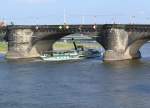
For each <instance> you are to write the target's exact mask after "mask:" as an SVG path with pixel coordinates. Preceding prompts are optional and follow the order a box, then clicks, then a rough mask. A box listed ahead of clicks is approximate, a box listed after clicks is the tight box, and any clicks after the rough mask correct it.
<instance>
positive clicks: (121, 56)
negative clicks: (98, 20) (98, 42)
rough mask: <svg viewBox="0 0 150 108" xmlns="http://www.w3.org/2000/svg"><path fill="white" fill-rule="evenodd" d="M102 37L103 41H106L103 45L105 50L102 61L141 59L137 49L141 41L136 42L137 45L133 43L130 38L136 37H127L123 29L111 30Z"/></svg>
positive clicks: (127, 34)
mask: <svg viewBox="0 0 150 108" xmlns="http://www.w3.org/2000/svg"><path fill="white" fill-rule="evenodd" d="M104 37H105V38H104V39H105V41H107V42H104V43H105V44H103V46H104V47H105V50H106V51H105V53H104V57H103V59H104V61H117V60H127V59H135V58H140V57H141V53H140V51H139V47H140V46H141V43H142V42H143V40H141V41H137V43H136V42H134V41H133V40H132V38H133V37H134V38H135V37H136V35H134V36H133V35H131V36H129V33H128V32H127V31H126V30H125V29H120V28H119V29H118V28H111V29H110V30H109V31H108V32H107V34H105V36H104ZM130 43H131V44H130ZM133 43H134V44H135V46H134V44H133Z"/></svg>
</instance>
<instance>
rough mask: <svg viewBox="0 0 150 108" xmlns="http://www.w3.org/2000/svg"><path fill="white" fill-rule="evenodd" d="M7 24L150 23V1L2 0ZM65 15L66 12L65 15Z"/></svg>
mask: <svg viewBox="0 0 150 108" xmlns="http://www.w3.org/2000/svg"><path fill="white" fill-rule="evenodd" d="M0 5H1V6H0V19H1V20H5V22H7V24H10V22H14V23H15V24H47V25H51V24H63V23H64V16H65V19H66V21H65V22H66V23H67V24H81V23H83V24H95V23H96V24H105V23H108V24H109V23H119V24H120V23H141V24H148V23H150V6H149V5H150V0H0ZM64 14H65V15H64Z"/></svg>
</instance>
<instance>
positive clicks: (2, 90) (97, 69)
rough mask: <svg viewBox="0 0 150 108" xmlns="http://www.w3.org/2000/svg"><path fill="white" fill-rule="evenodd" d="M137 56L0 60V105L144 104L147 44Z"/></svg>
mask: <svg viewBox="0 0 150 108" xmlns="http://www.w3.org/2000/svg"><path fill="white" fill-rule="evenodd" d="M141 51H142V55H143V58H142V59H139V60H126V61H117V62H112V63H104V62H102V60H100V59H98V58H97V59H88V60H80V61H74V62H71V61H69V62H59V63H58V62H43V61H25V60H19V61H6V60H4V59H3V57H1V62H0V108H149V107H150V44H146V45H145V46H144V47H143V48H142V49H141Z"/></svg>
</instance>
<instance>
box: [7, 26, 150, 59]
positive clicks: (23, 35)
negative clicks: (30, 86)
mask: <svg viewBox="0 0 150 108" xmlns="http://www.w3.org/2000/svg"><path fill="white" fill-rule="evenodd" d="M5 30H6V36H5V40H6V41H7V42H8V53H7V58H8V59H18V58H32V57H39V56H40V54H41V53H42V52H44V51H48V50H52V49H53V48H52V46H53V44H54V43H55V42H56V41H57V40H59V39H60V38H62V37H64V36H67V35H70V34H75V33H81V34H85V35H88V36H90V37H91V38H93V39H95V40H96V41H97V42H98V43H99V44H101V45H102V46H103V48H104V49H105V53H104V55H103V59H104V60H106V61H112V60H125V59H134V58H140V57H141V53H140V51H139V49H140V47H141V46H142V45H143V44H145V43H146V42H147V41H149V40H150V25H131V24H104V25H15V26H7V27H6V28H5Z"/></svg>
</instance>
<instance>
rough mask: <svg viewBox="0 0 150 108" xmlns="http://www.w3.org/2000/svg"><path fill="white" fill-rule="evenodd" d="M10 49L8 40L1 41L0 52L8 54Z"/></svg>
mask: <svg viewBox="0 0 150 108" xmlns="http://www.w3.org/2000/svg"><path fill="white" fill-rule="evenodd" d="M7 49H8V44H7V43H6V42H0V54H6V53H7Z"/></svg>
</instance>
